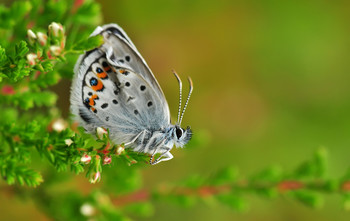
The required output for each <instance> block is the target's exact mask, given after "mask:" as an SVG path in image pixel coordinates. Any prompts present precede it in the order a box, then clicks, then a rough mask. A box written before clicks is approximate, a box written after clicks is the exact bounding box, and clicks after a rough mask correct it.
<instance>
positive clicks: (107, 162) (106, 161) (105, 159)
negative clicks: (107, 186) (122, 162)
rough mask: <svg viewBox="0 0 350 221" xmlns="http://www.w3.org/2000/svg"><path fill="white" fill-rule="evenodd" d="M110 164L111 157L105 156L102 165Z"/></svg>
mask: <svg viewBox="0 0 350 221" xmlns="http://www.w3.org/2000/svg"><path fill="white" fill-rule="evenodd" d="M111 162H112V157H110V156H105V157H104V158H103V165H106V164H110V163H111Z"/></svg>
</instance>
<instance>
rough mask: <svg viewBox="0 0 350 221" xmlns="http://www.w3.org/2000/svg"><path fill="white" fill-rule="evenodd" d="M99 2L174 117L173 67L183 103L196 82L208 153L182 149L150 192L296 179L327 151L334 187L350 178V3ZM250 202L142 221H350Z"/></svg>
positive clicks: (202, 148)
mask: <svg viewBox="0 0 350 221" xmlns="http://www.w3.org/2000/svg"><path fill="white" fill-rule="evenodd" d="M98 2H100V3H101V7H102V11H103V16H104V18H103V19H104V23H112V22H113V23H118V24H119V25H120V26H122V27H123V28H124V30H125V31H126V32H127V33H128V35H129V37H130V38H131V39H132V40H133V42H134V44H135V45H136V47H137V48H138V49H139V51H140V52H141V54H142V55H143V57H144V58H145V60H146V61H147V63H148V64H149V66H150V67H151V69H152V71H153V72H154V74H155V76H156V77H157V79H158V81H159V83H160V85H161V86H162V88H163V90H164V93H165V94H166V97H167V99H168V102H169V106H170V109H171V112H172V117H173V119H175V117H176V113H177V107H178V84H177V81H176V80H175V78H174V77H173V75H172V73H171V69H175V70H176V71H177V72H178V73H179V74H180V76H181V77H182V78H183V82H184V89H185V92H184V94H186V91H187V81H186V77H187V76H191V77H192V79H193V82H194V93H193V96H192V98H191V101H190V104H189V106H188V109H187V111H186V114H185V117H184V120H183V126H187V125H190V126H191V127H192V128H193V130H194V136H198V137H200V139H197V140H196V142H197V143H199V145H192V146H193V147H192V148H191V145H190V148H187V149H186V148H185V149H181V150H180V149H177V150H173V155H174V156H175V158H174V159H173V160H171V161H169V162H167V163H161V164H159V165H157V166H152V167H147V168H146V169H144V170H143V177H144V186H145V187H146V188H150V187H152V186H154V185H158V184H159V183H162V182H166V183H171V182H173V181H178V180H181V179H182V178H184V177H187V176H189V175H191V174H194V173H197V174H201V175H203V176H208V175H210V174H211V173H212V172H214V171H216V170H217V169H219V168H222V167H225V166H228V165H234V166H236V167H237V168H239V170H240V173H241V174H242V176H249V175H251V174H253V173H255V172H258V171H259V170H261V169H262V168H266V167H268V166H270V165H280V166H282V167H283V168H284V169H286V170H288V169H290V170H292V169H293V168H294V167H295V166H297V165H298V164H299V163H300V162H302V161H304V160H306V159H308V158H310V157H311V156H312V154H313V152H314V151H315V150H316V149H318V148H319V147H325V148H327V149H328V152H329V157H330V160H329V164H330V174H331V176H332V177H340V176H341V175H342V174H344V173H345V172H346V170H347V169H348V168H349V166H350V160H349V159H350V136H349V131H350V86H349V85H350V75H349V73H350V68H349V67H350V65H349V64H350V38H349V36H350V26H349V21H350V13H349V11H350V2H349V1H313V0H310V1H272V0H266V1H255V0H249V1H233V0H226V1H224V0H218V1H204V0H179V1H157V0H148V1H127V0H122V1H115V0H101V1H98ZM69 86H70V82H69V81H68V80H64V81H62V82H61V83H60V84H59V85H58V86H57V87H56V90H57V89H59V91H61V92H62V93H61V95H60V97H59V101H58V102H59V106H60V107H62V110H63V113H64V114H66V116H67V115H68V110H69V94H68V88H69ZM86 185H90V184H86ZM111 188H113V187H111ZM246 197H247V200H248V201H249V202H250V210H249V211H248V212H247V213H237V212H233V211H232V210H231V209H229V208H226V207H225V206H224V205H222V204H214V205H208V204H205V203H199V204H197V205H196V206H194V207H192V208H191V209H184V208H182V207H178V206H174V205H172V204H167V203H162V204H160V203H158V204H157V203H156V204H155V206H156V207H155V215H154V216H153V217H151V218H144V219H140V220H153V221H155V220H247V221H253V220H254V221H255V220H269V221H274V220H293V221H294V220H311V219H314V220H319V221H326V220H349V219H350V213H349V212H346V211H344V210H343V209H342V204H341V203H342V199H341V197H340V196H337V195H326V203H325V206H324V207H323V208H322V209H318V210H315V209H311V208H308V207H306V206H304V205H302V204H300V203H298V202H296V201H294V200H290V199H283V198H282V199H274V200H267V199H264V198H259V197H257V196H253V195H252V196H250V195H248V196H246ZM1 199H2V201H3V200H5V201H6V200H8V198H7V197H6V196H1ZM11 204H12V207H9V208H7V207H6V213H8V214H9V213H10V214H12V215H13V216H14V217H16V216H19V215H18V214H17V213H18V211H19V210H20V211H23V213H25V212H26V211H32V210H34V211H35V212H34V213H35V214H36V215H37V217H38V219H39V220H40V219H43V220H45V219H46V218H45V216H44V215H43V214H41V212H40V211H39V210H38V211H36V209H35V207H34V206H33V205H32V203H29V204H28V202H22V201H21V200H19V199H17V200H16V199H12V198H11ZM1 211H2V209H1V208H0V213H3V212H5V211H2V212H1ZM174 214H176V215H174Z"/></svg>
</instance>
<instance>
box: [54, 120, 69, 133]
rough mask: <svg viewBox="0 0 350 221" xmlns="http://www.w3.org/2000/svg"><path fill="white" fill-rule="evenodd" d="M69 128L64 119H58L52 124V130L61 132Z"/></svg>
mask: <svg viewBox="0 0 350 221" xmlns="http://www.w3.org/2000/svg"><path fill="white" fill-rule="evenodd" d="M67 127H68V125H67V122H66V121H64V120H63V119H57V120H55V121H53V122H52V130H54V131H57V132H61V131H63V130H65V129H66V128H67Z"/></svg>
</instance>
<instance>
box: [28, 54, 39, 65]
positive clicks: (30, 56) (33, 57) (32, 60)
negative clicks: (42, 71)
mask: <svg viewBox="0 0 350 221" xmlns="http://www.w3.org/2000/svg"><path fill="white" fill-rule="evenodd" d="M37 58H38V55H36V54H34V53H29V54H27V61H28V64H29V65H35V64H36V59H37Z"/></svg>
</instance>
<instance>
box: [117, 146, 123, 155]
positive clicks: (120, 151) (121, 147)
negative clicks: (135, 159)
mask: <svg viewBox="0 0 350 221" xmlns="http://www.w3.org/2000/svg"><path fill="white" fill-rule="evenodd" d="M124 150H125V147H123V146H119V147H118V148H117V150H116V155H120V154H122V153H123V152H124Z"/></svg>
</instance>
